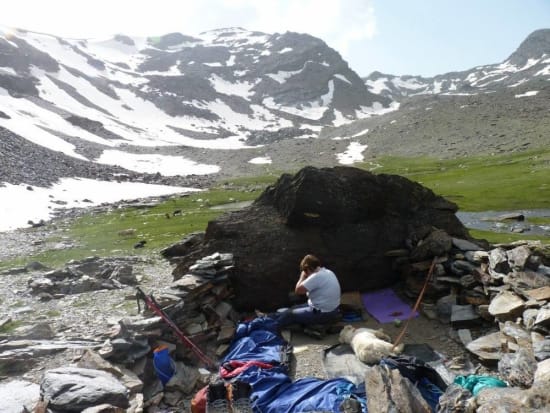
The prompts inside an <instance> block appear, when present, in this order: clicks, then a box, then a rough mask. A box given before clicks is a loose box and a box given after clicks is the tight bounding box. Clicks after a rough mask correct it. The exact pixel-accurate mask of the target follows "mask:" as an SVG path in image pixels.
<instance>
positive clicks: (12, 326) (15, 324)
mask: <svg viewBox="0 0 550 413" xmlns="http://www.w3.org/2000/svg"><path fill="white" fill-rule="evenodd" d="M23 324H24V323H23V321H21V320H13V321H10V322H9V323H6V324H4V325H3V326H2V327H0V334H10V333H13V332H14V331H15V330H16V329H17V328H19V327H21V326H22V325H23Z"/></svg>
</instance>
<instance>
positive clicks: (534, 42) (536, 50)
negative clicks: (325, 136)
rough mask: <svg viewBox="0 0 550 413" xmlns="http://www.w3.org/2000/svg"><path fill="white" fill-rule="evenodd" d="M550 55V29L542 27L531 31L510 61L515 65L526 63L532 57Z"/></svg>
mask: <svg viewBox="0 0 550 413" xmlns="http://www.w3.org/2000/svg"><path fill="white" fill-rule="evenodd" d="M545 55H546V57H550V29H540V30H536V31H534V32H533V33H531V34H530V35H529V36H527V38H526V39H525V40H524V41H523V42H521V44H520V45H519V47H518V48H517V50H516V51H515V52H514V53H512V54H511V55H510V57H509V58H508V61H509V62H510V63H512V64H514V65H525V64H527V63H528V61H529V60H530V59H541V58H542V57H544V56H545Z"/></svg>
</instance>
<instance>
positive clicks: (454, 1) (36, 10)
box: [0, 0, 550, 76]
mask: <svg viewBox="0 0 550 413" xmlns="http://www.w3.org/2000/svg"><path fill="white" fill-rule="evenodd" d="M9 4H10V5H9V7H4V8H3V10H2V14H1V15H0V24H2V25H4V26H15V27H22V28H26V29H28V30H35V31H42V32H46V33H50V34H55V35H58V36H61V37H79V38H103V37H108V36H111V35H113V34H116V33H124V34H127V35H140V36H153V35H161V34H165V33H170V32H174V31H178V32H181V33H184V34H189V35H196V34H198V33H200V32H202V31H205V30H211V29H216V28H221V27H232V26H240V27H244V28H245V29H249V30H258V31H263V32H267V33H275V32H285V31H287V30H290V31H297V32H303V33H309V34H312V35H314V36H317V37H320V38H322V39H323V40H325V41H326V42H327V43H328V44H329V46H331V47H333V48H335V49H336V50H338V51H339V52H340V53H341V54H342V56H343V57H344V58H345V59H346V60H347V61H348V63H349V64H350V66H351V68H352V69H354V70H355V71H356V72H357V73H358V74H359V75H360V76H366V75H367V74H369V73H370V72H372V71H374V70H378V71H381V72H384V73H391V74H401V75H402V74H412V75H423V76H433V75H436V74H441V73H446V72H449V71H455V70H465V69H469V68H472V67H474V66H478V65H482V64H489V63H499V62H501V61H503V60H504V59H506V58H507V57H508V56H509V55H510V54H511V53H512V52H513V51H514V50H515V49H516V48H517V47H518V46H519V44H520V43H521V42H522V41H523V40H524V39H525V38H526V37H527V36H528V35H529V34H530V33H531V32H533V31H534V30H536V29H541V28H550V0H475V1H474V0H149V1H142V0H94V1H87V2H83V1H75V0H49V1H45V0H17V1H12V2H10V3H9Z"/></svg>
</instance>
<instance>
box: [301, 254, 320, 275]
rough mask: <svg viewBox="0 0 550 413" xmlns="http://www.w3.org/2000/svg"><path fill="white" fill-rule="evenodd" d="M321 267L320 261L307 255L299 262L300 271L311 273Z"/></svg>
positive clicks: (313, 256)
mask: <svg viewBox="0 0 550 413" xmlns="http://www.w3.org/2000/svg"><path fill="white" fill-rule="evenodd" d="M320 266H321V261H319V258H317V257H316V256H315V255H311V254H308V255H306V256H305V257H304V258H302V261H301V262H300V271H305V270H309V271H312V270H314V269H315V268H317V267H320Z"/></svg>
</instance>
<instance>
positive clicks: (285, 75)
mask: <svg viewBox="0 0 550 413" xmlns="http://www.w3.org/2000/svg"><path fill="white" fill-rule="evenodd" d="M302 70H303V68H301V69H298V70H293V71H284V70H279V71H278V72H277V73H267V74H266V76H269V77H270V78H271V79H273V80H275V81H276V82H279V83H284V82H286V80H287V79H289V78H291V77H292V76H294V75H295V74H298V73H300V72H301V71H302Z"/></svg>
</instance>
